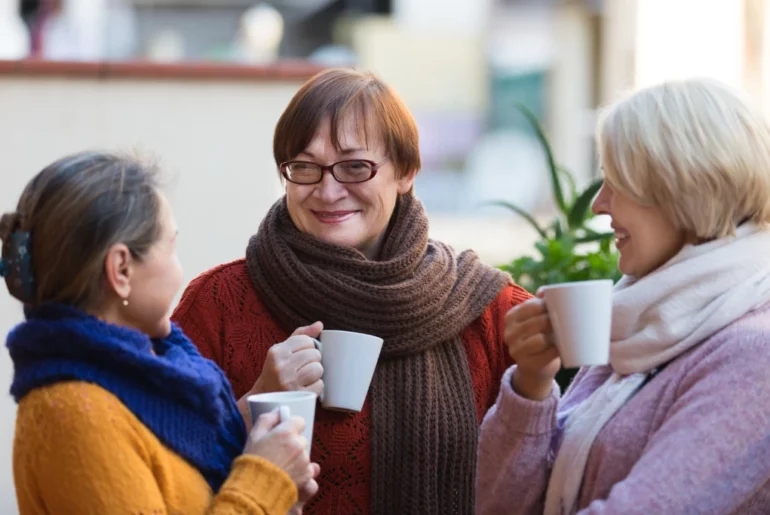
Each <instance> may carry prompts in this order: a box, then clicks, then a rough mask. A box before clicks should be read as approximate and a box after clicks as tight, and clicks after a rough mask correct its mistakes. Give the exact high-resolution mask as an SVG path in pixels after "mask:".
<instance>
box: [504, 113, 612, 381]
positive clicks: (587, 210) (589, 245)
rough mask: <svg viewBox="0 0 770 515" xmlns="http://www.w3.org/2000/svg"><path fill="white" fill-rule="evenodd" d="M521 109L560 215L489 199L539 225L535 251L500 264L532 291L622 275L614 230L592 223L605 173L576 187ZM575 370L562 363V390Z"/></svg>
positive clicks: (533, 118) (533, 120) (535, 124)
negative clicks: (543, 219)
mask: <svg viewBox="0 0 770 515" xmlns="http://www.w3.org/2000/svg"><path fill="white" fill-rule="evenodd" d="M516 107H517V109H518V110H519V112H521V114H522V115H523V116H524V117H525V118H526V120H527V121H528V122H529V125H530V126H531V127H532V129H533V132H534V134H535V136H536V138H537V139H538V141H539V142H540V144H541V146H542V148H543V152H544V154H545V158H546V161H547V164H548V172H549V175H550V179H551V186H552V193H553V199H554V204H555V206H556V210H557V213H556V216H555V218H554V219H553V220H552V221H551V222H550V223H549V224H547V225H541V224H540V223H538V221H537V220H535V218H534V216H532V215H531V214H530V213H528V212H526V211H525V210H523V209H521V208H519V207H518V206H516V205H514V204H511V203H510V202H505V201H495V202H491V203H489V204H491V205H498V206H502V207H505V208H507V209H509V210H511V211H513V212H514V213H516V214H517V215H519V216H521V217H522V218H523V219H524V220H526V221H527V222H528V223H529V224H530V225H531V226H532V227H533V228H534V229H535V231H537V233H538V235H539V238H538V240H537V241H536V242H535V250H536V251H537V254H536V255H534V256H521V257H518V258H516V259H514V260H513V261H511V262H510V263H506V264H504V265H502V266H500V268H501V269H502V270H504V271H505V272H508V273H509V274H510V275H511V277H512V278H513V280H514V281H515V282H516V283H517V284H519V285H520V286H521V287H523V288H525V289H526V290H527V291H529V292H530V293H532V294H533V295H534V294H535V292H537V290H538V288H540V287H541V286H543V285H546V284H555V283H563V282H574V281H588V280H593V279H612V280H613V281H617V280H618V279H620V276H621V274H620V271H619V270H618V266H617V265H618V254H617V251H616V250H615V249H614V248H613V245H612V243H613V240H614V234H613V233H611V232H599V231H596V230H594V229H592V228H591V226H590V223H589V221H590V220H591V219H592V218H593V216H594V215H593V213H592V212H591V202H592V201H593V199H594V197H595V196H596V194H597V193H598V192H599V189H600V188H601V186H602V182H603V181H602V179H601V178H599V179H594V180H593V181H591V183H590V184H588V186H587V187H585V189H583V190H582V191H578V189H577V187H576V185H575V180H574V177H573V176H572V174H571V173H570V172H569V171H567V170H565V169H564V168H563V167H561V166H559V165H558V164H557V163H556V161H555V159H554V156H553V151H552V148H551V145H550V143H549V141H548V138H547V136H546V135H545V132H544V130H543V128H542V126H541V124H540V122H539V121H538V119H537V117H536V116H535V115H534V114H533V113H532V112H531V111H530V110H529V109H528V108H527V107H526V106H524V105H522V104H517V105H516ZM574 374H575V371H574V370H566V369H562V370H561V371H560V372H559V374H558V375H557V376H556V380H557V382H558V383H559V385H560V386H561V388H562V390H564V389H566V387H567V385H568V384H569V382H570V381H571V380H572V377H573V376H574Z"/></svg>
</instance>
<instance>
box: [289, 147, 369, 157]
mask: <svg viewBox="0 0 770 515" xmlns="http://www.w3.org/2000/svg"><path fill="white" fill-rule="evenodd" d="M366 151H367V149H366V148H341V149H340V150H339V153H340V154H342V155H349V154H355V153H356V152H366ZM300 154H305V155H306V156H308V157H312V158H315V157H316V156H315V154H313V153H312V152H311V151H309V150H303V151H302V152H300Z"/></svg>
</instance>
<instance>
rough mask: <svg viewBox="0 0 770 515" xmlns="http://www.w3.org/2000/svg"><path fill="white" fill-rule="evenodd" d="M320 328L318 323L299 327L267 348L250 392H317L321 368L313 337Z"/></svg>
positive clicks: (319, 331)
mask: <svg viewBox="0 0 770 515" xmlns="http://www.w3.org/2000/svg"><path fill="white" fill-rule="evenodd" d="M322 330H323V324H322V323H321V322H316V323H314V324H313V325H309V326H305V327H300V328H298V329H297V330H295V331H294V333H292V335H291V337H289V338H288V339H287V340H286V341H284V342H282V343H277V344H275V345H273V346H272V347H270V350H268V351H267V359H266V360H265V365H264V367H263V368H262V373H261V374H260V375H259V378H258V379H257V381H256V383H255V384H254V388H253V389H252V393H265V392H284V391H296V390H306V391H310V392H313V393H315V394H316V395H321V392H323V389H324V384H323V381H322V380H321V377H322V376H323V372H324V370H323V366H322V365H321V353H320V352H319V351H318V350H317V349H316V347H315V342H314V341H313V340H314V339H315V338H318V337H319V336H320V334H321V331H322Z"/></svg>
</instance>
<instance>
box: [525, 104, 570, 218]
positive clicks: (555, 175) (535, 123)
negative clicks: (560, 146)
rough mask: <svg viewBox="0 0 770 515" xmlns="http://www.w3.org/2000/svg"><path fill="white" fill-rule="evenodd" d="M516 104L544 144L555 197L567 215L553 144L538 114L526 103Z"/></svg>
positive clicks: (561, 209) (560, 208)
mask: <svg viewBox="0 0 770 515" xmlns="http://www.w3.org/2000/svg"><path fill="white" fill-rule="evenodd" d="M514 106H515V107H516V109H517V110H518V111H519V112H520V113H521V114H522V115H524V117H525V118H526V119H527V121H528V122H529V124H530V125H531V126H532V129H533V130H534V131H535V135H536V136H537V139H538V140H539V141H540V144H541V145H542V146H543V151H544V152H545V158H546V160H547V161H548V170H549V171H550V172H551V183H552V185H553V197H554V200H556V206H557V207H558V208H559V210H560V211H561V212H562V213H564V214H565V215H566V214H567V205H566V203H565V202H564V193H563V192H562V190H561V182H560V181H559V169H558V167H557V166H556V161H554V158H553V150H551V144H550V143H549V142H548V137H547V136H546V135H545V131H544V130H543V127H542V126H541V125H540V121H539V120H538V119H537V116H535V113H533V112H532V111H530V110H529V108H528V107H527V106H525V105H524V104H522V103H521V102H516V103H515V104H514Z"/></svg>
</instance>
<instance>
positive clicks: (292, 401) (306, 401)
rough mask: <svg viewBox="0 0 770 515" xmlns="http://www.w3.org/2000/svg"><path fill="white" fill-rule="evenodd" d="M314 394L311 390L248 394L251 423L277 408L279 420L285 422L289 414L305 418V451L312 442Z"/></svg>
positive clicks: (308, 451)
mask: <svg viewBox="0 0 770 515" xmlns="http://www.w3.org/2000/svg"><path fill="white" fill-rule="evenodd" d="M316 399H317V397H316V394H314V393H313V392H305V391H295V392H270V393H258V394H256V395H249V398H248V399H247V400H248V402H249V413H250V414H251V423H252V424H256V423H257V419H258V418H259V416H260V415H262V414H264V413H269V412H271V411H275V410H279V413H280V414H281V422H285V421H286V420H288V419H289V417H290V416H292V415H294V416H298V417H302V418H304V419H305V431H304V432H303V435H304V436H305V438H307V453H308V454H310V449H311V447H312V442H313V422H314V421H315V404H316Z"/></svg>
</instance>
